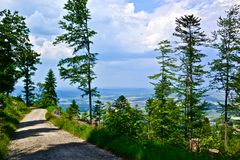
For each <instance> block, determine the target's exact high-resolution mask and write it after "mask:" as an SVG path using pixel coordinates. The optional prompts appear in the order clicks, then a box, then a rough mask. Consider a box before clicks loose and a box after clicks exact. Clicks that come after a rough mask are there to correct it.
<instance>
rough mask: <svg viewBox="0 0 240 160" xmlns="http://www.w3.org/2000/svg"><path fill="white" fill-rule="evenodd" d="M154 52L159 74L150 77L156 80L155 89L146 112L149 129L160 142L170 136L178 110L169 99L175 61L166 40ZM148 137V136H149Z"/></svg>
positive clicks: (178, 114)
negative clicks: (153, 96)
mask: <svg viewBox="0 0 240 160" xmlns="http://www.w3.org/2000/svg"><path fill="white" fill-rule="evenodd" d="M158 45H159V48H157V49H156V51H159V52H160V56H158V57H157V60H158V63H159V64H160V73H158V74H155V75H153V76H150V77H149V78H150V79H151V80H157V83H152V84H153V85H154V89H155V99H152V100H151V99H150V100H148V101H147V102H148V103H147V107H146V110H147V111H148V112H149V114H150V115H149V120H150V121H149V123H150V122H151V126H150V124H149V129H150V128H152V129H151V130H153V132H154V134H155V135H154V136H156V137H159V138H160V139H161V140H162V141H163V140H164V139H165V138H167V137H169V136H170V132H171V131H173V128H175V127H176V124H177V123H178V121H177V120H178V117H179V116H180V109H179V107H178V106H177V105H176V102H174V100H173V98H170V94H172V93H173V91H174V81H175V80H176V78H175V73H174V72H175V71H176V65H175V63H176V59H175V58H173V56H171V55H169V54H171V53H174V51H173V50H172V49H171V45H170V42H169V41H168V40H164V41H161V42H160V43H159V44H158ZM149 137H150V136H149Z"/></svg>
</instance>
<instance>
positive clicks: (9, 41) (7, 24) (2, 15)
mask: <svg viewBox="0 0 240 160" xmlns="http://www.w3.org/2000/svg"><path fill="white" fill-rule="evenodd" d="M28 34H29V29H28V28H27V26H26V23H25V18H24V17H22V16H19V14H18V12H14V13H11V11H10V10H3V11H1V12H0V93H7V94H8V93H11V92H12V91H13V89H14V85H15V83H16V82H17V80H18V79H19V78H20V77H21V74H20V72H19V71H18V70H17V68H18V65H19V64H18V63H17V60H16V59H17V58H18V56H19V53H20V52H19V50H21V49H22V48H25V47H26V45H27V44H29V38H28Z"/></svg>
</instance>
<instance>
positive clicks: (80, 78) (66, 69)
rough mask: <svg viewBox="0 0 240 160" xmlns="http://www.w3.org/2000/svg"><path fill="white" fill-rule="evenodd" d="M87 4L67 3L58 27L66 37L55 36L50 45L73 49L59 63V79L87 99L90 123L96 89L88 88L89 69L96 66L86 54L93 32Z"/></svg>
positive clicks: (80, 1) (93, 57) (93, 58)
mask: <svg viewBox="0 0 240 160" xmlns="http://www.w3.org/2000/svg"><path fill="white" fill-rule="evenodd" d="M87 2H88V0H68V1H67V3H66V4H65V7H64V9H65V10H67V15H65V16H64V17H63V20H61V21H60V23H59V24H60V27H61V28H62V29H64V30H65V31H66V33H65V34H63V35H61V36H58V37H57V38H56V41H55V43H54V44H57V43H60V42H65V43H67V44H69V46H70V47H74V52H73V57H72V58H66V59H63V60H61V61H60V62H59V64H58V66H59V70H60V75H61V77H62V78H63V79H69V80H70V84H78V85H79V86H78V88H79V89H80V90H82V91H83V92H84V94H83V95H82V96H88V99H89V115H90V123H91V122H92V97H93V96H98V92H97V91H96V88H93V87H92V81H93V80H94V79H95V78H96V75H95V73H94V71H93V67H94V66H95V63H96V55H97V54H96V53H92V52H91V50H90V45H91V44H92V42H91V40H90V38H92V37H93V36H94V35H95V34H96V32H95V31H93V30H91V29H90V28H89V20H90V19H91V18H90V11H89V9H88V8H87ZM80 52H82V54H81V53H80Z"/></svg>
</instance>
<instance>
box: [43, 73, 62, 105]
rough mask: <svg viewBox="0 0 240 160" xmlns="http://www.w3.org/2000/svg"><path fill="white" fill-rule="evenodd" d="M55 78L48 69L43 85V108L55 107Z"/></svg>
mask: <svg viewBox="0 0 240 160" xmlns="http://www.w3.org/2000/svg"><path fill="white" fill-rule="evenodd" d="M56 87H57V84H56V78H55V75H54V73H53V71H52V70H51V69H50V70H49V71H48V74H47V76H46V78H45V82H44V84H43V103H44V105H45V106H56V105H57V102H58V98H57V93H56Z"/></svg>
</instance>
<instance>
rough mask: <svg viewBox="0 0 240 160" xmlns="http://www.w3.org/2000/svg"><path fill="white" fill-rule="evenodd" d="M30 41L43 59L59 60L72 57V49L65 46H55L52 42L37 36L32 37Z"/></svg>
mask: <svg viewBox="0 0 240 160" xmlns="http://www.w3.org/2000/svg"><path fill="white" fill-rule="evenodd" d="M30 40H31V42H32V43H33V44H34V47H33V49H34V50H35V51H36V52H38V53H40V54H41V57H42V58H43V59H50V60H54V59H55V60H58V59H62V58H66V57H70V56H71V55H72V49H71V48H68V47H67V46H66V45H65V44H59V45H57V46H54V45H53V44H52V41H50V40H48V39H46V38H43V37H37V36H31V37H30Z"/></svg>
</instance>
